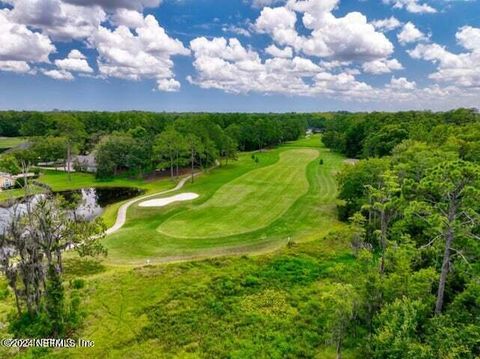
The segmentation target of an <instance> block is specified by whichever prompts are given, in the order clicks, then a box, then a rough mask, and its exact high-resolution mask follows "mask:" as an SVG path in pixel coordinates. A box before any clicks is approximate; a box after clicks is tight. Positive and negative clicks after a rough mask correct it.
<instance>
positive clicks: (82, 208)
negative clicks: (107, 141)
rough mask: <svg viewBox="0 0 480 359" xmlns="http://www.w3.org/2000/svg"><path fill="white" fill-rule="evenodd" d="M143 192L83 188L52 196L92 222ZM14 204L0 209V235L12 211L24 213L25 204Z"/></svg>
mask: <svg viewBox="0 0 480 359" xmlns="http://www.w3.org/2000/svg"><path fill="white" fill-rule="evenodd" d="M142 193H143V191H142V190H140V189H137V188H129V187H112V188H83V189H79V190H72V191H62V192H55V193H54V195H61V196H63V197H64V198H65V199H66V200H67V201H68V202H69V203H71V204H72V207H73V208H75V209H74V211H73V212H72V214H73V213H74V214H75V215H76V216H77V217H78V218H82V219H84V220H92V219H94V218H96V217H98V216H100V215H101V214H102V213H103V211H104V209H105V207H106V206H108V205H109V204H113V203H116V202H121V201H124V200H126V199H129V198H133V197H136V196H138V195H140V194H142ZM45 196H46V195H45V194H39V195H34V196H31V197H29V198H28V199H27V200H26V201H28V203H30V204H31V205H35V203H37V202H38V201H39V200H40V199H42V198H44V197H45ZM26 201H25V200H22V201H21V202H15V203H13V204H10V205H8V206H4V207H0V233H2V232H3V230H4V228H5V226H6V225H7V224H8V223H9V222H10V219H11V218H12V214H13V211H14V209H15V208H16V210H17V211H20V212H24V211H25V210H26V207H27V202H26Z"/></svg>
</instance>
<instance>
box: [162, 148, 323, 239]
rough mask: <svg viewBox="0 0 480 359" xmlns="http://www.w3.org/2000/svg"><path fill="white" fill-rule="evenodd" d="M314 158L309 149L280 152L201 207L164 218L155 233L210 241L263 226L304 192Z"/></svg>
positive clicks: (219, 191)
mask: <svg viewBox="0 0 480 359" xmlns="http://www.w3.org/2000/svg"><path fill="white" fill-rule="evenodd" d="M317 156H318V152H317V151H315V150H312V149H293V150H289V151H284V152H282V153H280V158H279V160H278V161H277V162H275V164H273V165H270V166H267V167H262V168H260V169H257V170H253V171H250V172H248V173H246V174H244V175H243V176H240V177H238V178H236V179H234V180H233V181H230V182H228V183H226V184H225V185H224V186H222V187H220V189H219V190H218V191H216V192H215V194H214V195H213V196H212V197H211V198H210V199H209V200H208V201H206V202H204V203H203V204H202V205H200V206H197V207H194V208H192V209H190V210H187V211H183V212H180V213H179V214H177V215H175V216H172V217H170V218H169V219H167V220H166V221H165V222H163V223H162V224H161V225H160V226H159V227H158V231H159V232H160V233H162V234H165V235H169V236H171V237H176V238H210V237H226V236H230V235H236V234H240V233H246V232H251V231H253V230H257V229H260V228H262V227H265V226H266V225H268V224H270V223H271V222H272V221H273V220H275V219H276V218H278V217H279V216H280V215H282V214H283V213H284V212H285V211H286V210H288V208H290V206H291V205H292V204H293V203H294V202H295V201H296V200H297V199H298V198H299V197H301V196H302V195H304V194H305V193H306V192H307V190H308V181H307V178H306V176H305V174H306V173H305V172H306V171H305V169H306V166H307V165H308V163H309V162H311V161H312V160H314V159H315V158H317Z"/></svg>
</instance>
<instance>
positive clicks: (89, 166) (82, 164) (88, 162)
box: [72, 153, 97, 172]
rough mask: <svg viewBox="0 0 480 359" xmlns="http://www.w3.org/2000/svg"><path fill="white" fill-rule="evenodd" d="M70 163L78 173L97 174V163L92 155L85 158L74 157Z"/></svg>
mask: <svg viewBox="0 0 480 359" xmlns="http://www.w3.org/2000/svg"><path fill="white" fill-rule="evenodd" d="M72 162H73V167H74V168H75V169H76V170H78V171H82V172H97V161H96V160H95V155H94V154H93V153H90V154H89V155H86V156H80V155H79V156H75V157H74V158H73V161H72Z"/></svg>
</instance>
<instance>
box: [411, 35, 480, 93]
mask: <svg viewBox="0 0 480 359" xmlns="http://www.w3.org/2000/svg"><path fill="white" fill-rule="evenodd" d="M479 35H480V29H479V28H474V27H471V26H466V27H462V28H460V29H459V31H458V32H457V33H456V38H457V41H458V43H459V45H461V46H463V47H464V48H465V49H466V50H467V51H466V52H463V53H459V54H455V53H452V52H450V51H448V50H447V49H446V48H445V46H441V45H439V44H419V45H417V46H416V47H415V48H414V49H413V50H411V51H408V53H409V54H410V56H411V57H412V58H414V59H423V60H426V61H431V62H433V63H434V64H436V65H437V70H436V72H434V73H432V74H430V75H429V77H430V79H432V80H434V81H438V82H440V83H446V84H451V85H455V86H457V87H464V88H470V89H471V88H477V89H480V66H479V64H480V43H479Z"/></svg>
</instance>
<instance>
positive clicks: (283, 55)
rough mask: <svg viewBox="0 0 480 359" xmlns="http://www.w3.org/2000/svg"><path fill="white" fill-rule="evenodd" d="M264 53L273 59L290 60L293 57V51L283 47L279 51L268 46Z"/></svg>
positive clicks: (274, 47) (273, 46)
mask: <svg viewBox="0 0 480 359" xmlns="http://www.w3.org/2000/svg"><path fill="white" fill-rule="evenodd" d="M265 52H266V53H267V54H269V55H271V56H273V57H281V58H287V59H289V58H291V57H292V56H293V51H292V48H291V47H288V46H287V47H285V48H283V49H279V48H278V47H276V46H275V45H273V44H272V45H270V46H269V47H267V48H266V49H265Z"/></svg>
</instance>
